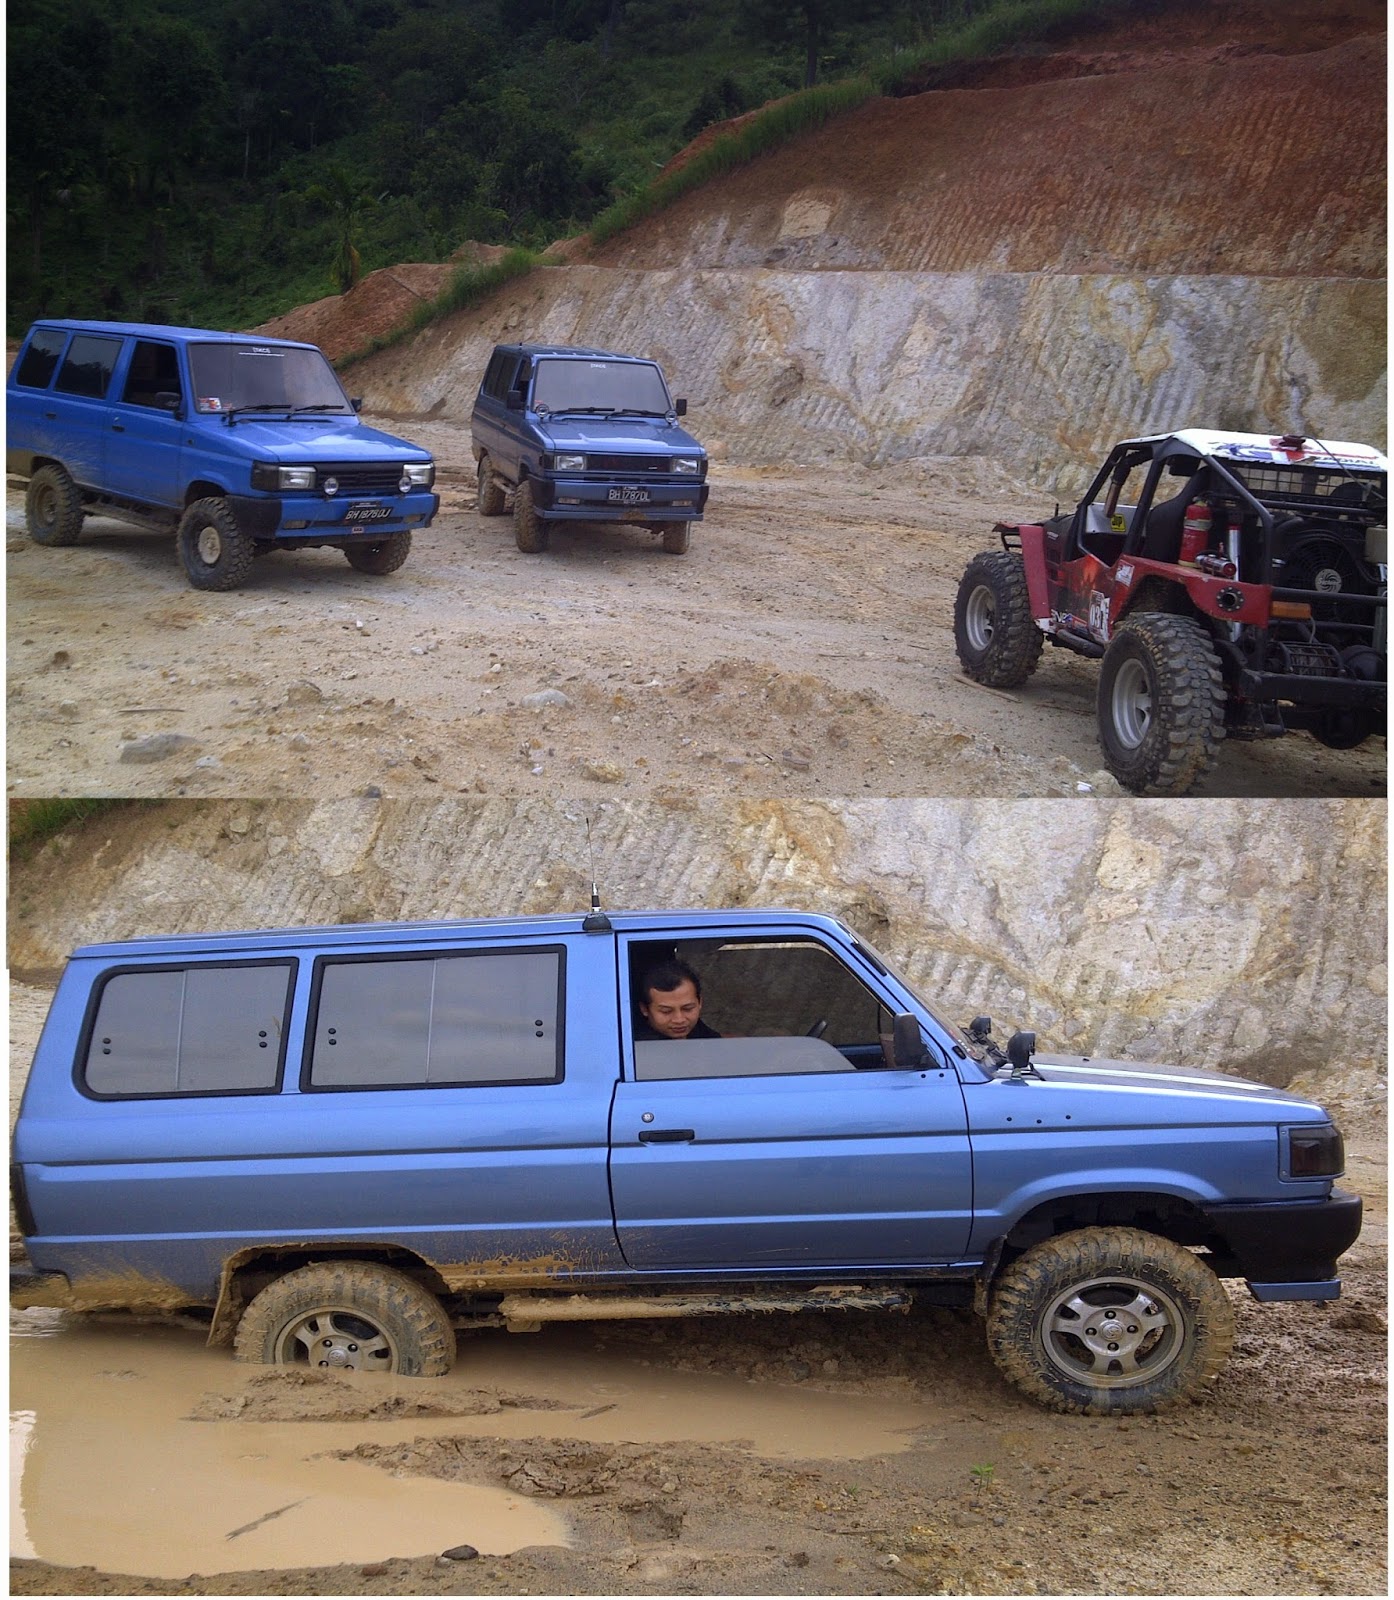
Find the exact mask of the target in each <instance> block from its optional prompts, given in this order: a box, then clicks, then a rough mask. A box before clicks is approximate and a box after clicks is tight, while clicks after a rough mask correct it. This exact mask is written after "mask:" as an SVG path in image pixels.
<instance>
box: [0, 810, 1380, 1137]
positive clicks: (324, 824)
mask: <svg viewBox="0 0 1394 1600" xmlns="http://www.w3.org/2000/svg"><path fill="white" fill-rule="evenodd" d="M586 816H587V813H586V811H585V809H584V808H583V807H582V806H580V805H579V804H575V803H572V804H568V803H565V802H554V801H542V800H539V801H528V802H519V801H514V800H508V799H479V800H459V801H442V802H440V803H429V802H414V801H406V800H403V801H374V800H344V801H334V802H328V803H324V804H319V805H316V804H312V803H296V802H283V803H282V802H276V803H264V804H256V803H246V802H229V803H218V804H213V803H209V804H202V805H199V806H189V805H181V804H179V803H177V802H174V803H170V804H168V805H165V806H156V807H144V806H143V807H140V808H134V807H133V808H130V809H128V810H123V811H119V812H116V813H112V814H109V815H107V816H104V817H97V818H94V819H92V820H90V821H89V822H88V823H87V824H85V825H84V826H82V827H81V828H78V829H76V830H72V831H71V832H70V833H69V834H68V835H66V836H64V837H62V838H60V839H59V840H58V841H57V842H56V843H54V844H51V845H50V846H48V847H46V848H45V850H44V851H42V852H41V853H40V854H39V855H38V856H37V857H36V858H35V859H34V860H32V861H30V862H28V863H25V864H22V865H19V866H18V867H17V868H16V869H15V872H14V875H13V884H12V896H11V921H10V943H11V961H12V965H13V969H14V970H15V971H16V973H17V974H18V975H19V976H21V977H24V976H30V977H34V976H48V975H50V974H52V973H53V972H54V971H55V970H56V969H57V968H58V967H59V966H61V963H62V961H63V959H64V957H65V956H66V954H67V952H68V950H69V949H70V948H71V947H72V946H73V945H75V944H77V943H79V942H82V941H88V940H95V939H108V938H126V937H133V936H137V935H141V934H147V933H164V932H193V931H199V930H203V931H208V930H216V929H227V928H236V927H257V926H262V927H266V926H281V925H289V924H315V923H336V922H343V921H367V920H397V919H406V918H417V917H441V916H491V915H515V914H519V913H528V912H542V911H556V910H574V911H577V912H578V913H579V912H582V911H584V909H585V908H586V906H587V904H588V898H589V879H590V875H591V868H590V864H589V861H590V857H589V854H588V849H587V842H586ZM590 824H591V853H593V856H594V863H595V874H596V876H597V878H598V879H599V882H600V885H601V889H602V895H603V898H604V901H605V904H606V905H607V906H608V907H610V908H612V909H624V908H629V909H641V908H648V907H683V906H697V907H706V906H709V907H719V906H739V905H771V906H774V905H787V906H794V907H799V908H803V909H808V910H819V911H826V912H831V913H834V914H836V915H839V916H841V917H843V918H844V919H845V920H846V921H847V922H849V923H850V924H851V925H852V926H853V927H854V928H856V929H857V930H858V931H859V932H860V933H862V934H863V935H864V936H866V937H868V938H870V939H871V940H872V941H873V942H874V943H875V944H876V945H877V946H878V947H879V948H881V949H882V950H883V951H885V953H886V954H887V955H889V956H890V957H891V958H892V959H893V960H894V961H896V962H897V963H898V964H899V965H900V966H901V967H902V969H903V970H904V971H905V972H906V973H907V975H908V976H909V977H910V978H911V980H912V981H913V982H915V983H916V984H918V985H919V986H920V987H921V988H922V989H923V990H924V992H925V993H926V995H927V996H929V997H930V998H932V999H934V1000H936V1001H940V1002H942V1003H943V1005H944V1006H945V1007H946V1008H947V1010H948V1011H949V1013H950V1014H951V1015H953V1016H955V1017H958V1018H961V1019H962V1020H964V1021H967V1019H968V1018H969V1017H971V1016H973V1015H975V1014H976V1013H978V1012H987V1013H988V1014H989V1015H991V1016H993V1017H994V1019H995V1020H996V1023H997V1027H998V1031H999V1033H1002V1032H1005V1031H1010V1030H1011V1029H1012V1028H1014V1027H1018V1026H1024V1027H1032V1028H1034V1029H1035V1030H1036V1031H1037V1033H1038V1034H1039V1035H1040V1038H1041V1041H1042V1044H1043V1045H1044V1046H1050V1047H1054V1048H1067V1049H1069V1050H1070V1051H1072V1052H1075V1053H1079V1054H1099V1055H1108V1054H1119V1055H1128V1056H1132V1057H1134V1058H1135V1059H1150V1060H1171V1061H1180V1062H1185V1063H1189V1064H1193V1065H1203V1066H1209V1067H1218V1068H1222V1069H1224V1070H1228V1071H1235V1072H1239V1073H1241V1074H1244V1075H1246V1076H1250V1077H1255V1078H1260V1079H1262V1080H1263V1081H1265V1082H1268V1083H1273V1084H1277V1085H1288V1084H1294V1085H1296V1086H1298V1087H1300V1088H1302V1089H1304V1090H1306V1091H1308V1092H1313V1093H1316V1094H1318V1095H1320V1096H1321V1097H1322V1098H1324V1099H1326V1100H1327V1101H1328V1102H1331V1103H1335V1104H1338V1105H1340V1104H1345V1105H1347V1106H1349V1107H1351V1108H1355V1109H1360V1110H1364V1109H1369V1108H1371V1107H1373V1106H1375V1105H1377V1104H1379V1103H1380V1102H1381V1096H1382V1091H1383V1073H1384V1070H1385V1068H1384V1061H1385V1055H1386V1023H1385V1004H1386V1001H1385V994H1386V967H1385V959H1386V957H1385V919H1384V907H1385V901H1386V877H1385V860H1386V831H1385V814H1384V807H1383V805H1382V804H1378V803H1375V802H1366V801H1350V800H1347V801H1295V800H1288V801H1245V802H1234V801H1225V800H1213V801H1203V800H1198V801H1190V802H1186V803H1178V802H1166V801H1157V802H1149V801H1117V802H1110V801H1099V802H1096V803H1092V804H1090V805H1070V804H1067V803H1065V802H1046V803H1043V804H1042V803H1014V802H955V801H940V802H935V801H895V800H881V801H827V802H821V803H818V802H801V803H794V802H780V801H764V802H757V801H751V802H746V803H741V804H732V805H730V806H726V807H722V808H715V809H713V808H703V807H700V806H698V805H696V804H693V805H668V806H661V805H657V804H652V803H649V804H645V803H635V804H632V805H622V804H609V803H607V804H600V805H597V806H595V807H593V808H592V810H591V811H590Z"/></svg>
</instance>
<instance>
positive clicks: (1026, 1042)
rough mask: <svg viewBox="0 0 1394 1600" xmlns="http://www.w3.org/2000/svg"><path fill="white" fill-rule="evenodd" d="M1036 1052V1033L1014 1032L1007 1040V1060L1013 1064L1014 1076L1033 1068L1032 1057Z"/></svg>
mask: <svg viewBox="0 0 1394 1600" xmlns="http://www.w3.org/2000/svg"><path fill="white" fill-rule="evenodd" d="M1035 1053H1036V1035H1035V1034H1034V1033H1014V1034H1013V1035H1012V1036H1011V1038H1010V1039H1008V1040H1007V1060H1008V1061H1010V1062H1011V1064H1012V1076H1013V1077H1014V1078H1015V1077H1018V1076H1019V1075H1020V1074H1022V1073H1024V1072H1029V1071H1030V1070H1031V1057H1032V1056H1033V1055H1035Z"/></svg>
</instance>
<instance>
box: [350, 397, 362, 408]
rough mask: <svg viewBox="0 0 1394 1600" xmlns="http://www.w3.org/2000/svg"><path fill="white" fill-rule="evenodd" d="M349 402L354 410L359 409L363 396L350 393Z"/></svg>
mask: <svg viewBox="0 0 1394 1600" xmlns="http://www.w3.org/2000/svg"><path fill="white" fill-rule="evenodd" d="M349 404H350V405H351V406H352V407H353V409H354V410H355V411H361V410H362V409H363V396H362V395H361V394H355V395H351V396H350V397H349Z"/></svg>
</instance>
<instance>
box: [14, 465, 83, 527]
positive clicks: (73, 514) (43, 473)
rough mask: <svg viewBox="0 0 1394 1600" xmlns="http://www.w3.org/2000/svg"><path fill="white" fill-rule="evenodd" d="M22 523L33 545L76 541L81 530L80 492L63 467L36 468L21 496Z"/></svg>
mask: <svg viewBox="0 0 1394 1600" xmlns="http://www.w3.org/2000/svg"><path fill="white" fill-rule="evenodd" d="M24 524H25V527H26V528H27V529H28V530H29V537H30V538H31V539H32V540H33V541H34V543H35V544H42V545H49V546H52V545H61V544H76V543H77V541H78V536H79V535H80V534H81V532H82V495H81V494H80V493H79V492H78V487H77V485H76V484H75V483H74V482H73V480H72V477H71V475H70V474H69V472H68V469H67V468H66V467H60V466H58V465H57V464H54V465H51V466H46V467H40V468H38V470H37V471H36V472H35V473H34V476H33V477H32V478H30V480H29V488H28V490H27V492H26V493H25V496H24Z"/></svg>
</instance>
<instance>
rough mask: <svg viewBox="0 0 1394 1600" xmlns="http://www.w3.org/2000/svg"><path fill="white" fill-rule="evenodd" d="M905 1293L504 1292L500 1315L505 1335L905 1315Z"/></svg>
mask: <svg viewBox="0 0 1394 1600" xmlns="http://www.w3.org/2000/svg"><path fill="white" fill-rule="evenodd" d="M912 1298H913V1297H912V1296H911V1294H910V1291H909V1290H908V1289H872V1290H867V1289H862V1288H860V1287H858V1286H855V1285H849V1286H848V1287H847V1288H845V1289H844V1288H841V1287H839V1286H837V1285H831V1286H826V1287H821V1288H816V1289H807V1290H803V1291H794V1292H791V1293H787V1294H770V1293H765V1294H715V1293H711V1292H702V1293H696V1294H683V1293H673V1294H655V1295H628V1294H625V1295H621V1294H614V1295H607V1294H570V1295H539V1294H506V1295H504V1297H503V1299H502V1300H501V1301H500V1302H499V1307H498V1311H499V1315H500V1316H501V1317H502V1318H503V1321H504V1324H505V1326H506V1327H507V1328H508V1331H509V1332H510V1333H536V1332H537V1331H538V1329H539V1328H541V1326H542V1324H543V1323H544V1322H608V1321H618V1320H619V1319H621V1318H627V1317H713V1316H721V1315H724V1314H725V1313H727V1312H733V1311H908V1310H909V1309H910V1302H911V1299H912Z"/></svg>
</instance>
